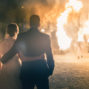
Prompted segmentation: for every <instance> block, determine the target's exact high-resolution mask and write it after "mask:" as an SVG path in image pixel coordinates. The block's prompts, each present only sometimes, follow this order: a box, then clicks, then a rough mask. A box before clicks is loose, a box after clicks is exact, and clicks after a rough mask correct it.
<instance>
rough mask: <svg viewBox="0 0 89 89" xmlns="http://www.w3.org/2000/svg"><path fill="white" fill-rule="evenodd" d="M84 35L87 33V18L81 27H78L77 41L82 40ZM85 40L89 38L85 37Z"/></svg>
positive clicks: (88, 30) (88, 28) (88, 32)
mask: <svg viewBox="0 0 89 89" xmlns="http://www.w3.org/2000/svg"><path fill="white" fill-rule="evenodd" d="M85 35H89V20H88V21H86V22H85V23H84V25H83V27H82V28H80V30H79V32H78V41H81V42H83V41H84V36H85ZM87 41H89V40H88V39H87Z"/></svg>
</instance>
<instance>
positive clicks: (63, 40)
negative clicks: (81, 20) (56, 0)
mask: <svg viewBox="0 0 89 89" xmlns="http://www.w3.org/2000/svg"><path fill="white" fill-rule="evenodd" d="M82 6H83V5H82V2H81V1H78V0H69V2H68V3H67V4H66V6H65V11H64V12H63V13H61V15H60V16H59V18H58V19H57V37H58V44H59V47H60V49H61V50H66V49H68V48H70V45H71V42H72V38H70V37H68V36H67V34H66V32H65V29H64V25H65V24H67V22H68V16H69V14H70V13H71V12H72V10H74V11H76V12H79V10H80V9H81V8H82Z"/></svg>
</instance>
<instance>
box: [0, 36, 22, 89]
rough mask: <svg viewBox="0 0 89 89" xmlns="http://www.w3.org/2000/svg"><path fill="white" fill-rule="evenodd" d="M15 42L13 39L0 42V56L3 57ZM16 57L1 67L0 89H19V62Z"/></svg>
mask: <svg viewBox="0 0 89 89" xmlns="http://www.w3.org/2000/svg"><path fill="white" fill-rule="evenodd" d="M14 42H15V40H14V39H13V38H10V37H9V38H7V39H4V40H3V41H0V55H2V56H3V55H4V54H5V53H6V52H8V50H10V48H11V47H12V46H13V44H14ZM19 60H20V59H19V57H18V56H17V55H16V56H14V57H13V58H12V59H11V60H10V61H8V62H7V63H6V64H4V65H3V68H2V70H0V89H20V88H21V84H20V79H19V73H20V61H19Z"/></svg>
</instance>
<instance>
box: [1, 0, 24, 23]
mask: <svg viewBox="0 0 89 89" xmlns="http://www.w3.org/2000/svg"><path fill="white" fill-rule="evenodd" d="M23 2H24V0H0V22H4V23H9V22H12V21H14V22H17V23H20V22H23V21H24V18H25V9H24V8H22V5H23Z"/></svg>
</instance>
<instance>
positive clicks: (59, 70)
mask: <svg viewBox="0 0 89 89" xmlns="http://www.w3.org/2000/svg"><path fill="white" fill-rule="evenodd" d="M54 59H55V70H54V73H53V75H52V76H51V77H50V89H89V58H87V57H85V58H82V59H77V57H75V56H74V55H70V54H67V55H55V56H54ZM1 75H2V76H1ZM5 75H6V74H5V72H4V74H3V73H1V74H0V89H12V88H13V89H21V86H20V81H19V80H18V77H17V78H15V79H14V80H15V81H16V82H15V83H16V84H15V83H14V82H13V81H12V80H13V76H12V79H11V76H10V74H7V76H5ZM3 76H4V77H3ZM9 76H10V78H9ZM3 80H5V81H6V82H5V83H7V82H8V80H9V82H8V83H7V84H9V86H8V85H7V84H4V81H3ZM1 85H2V87H3V86H4V87H5V88H1ZM16 85H18V86H16ZM35 89H36V88H35Z"/></svg>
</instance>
